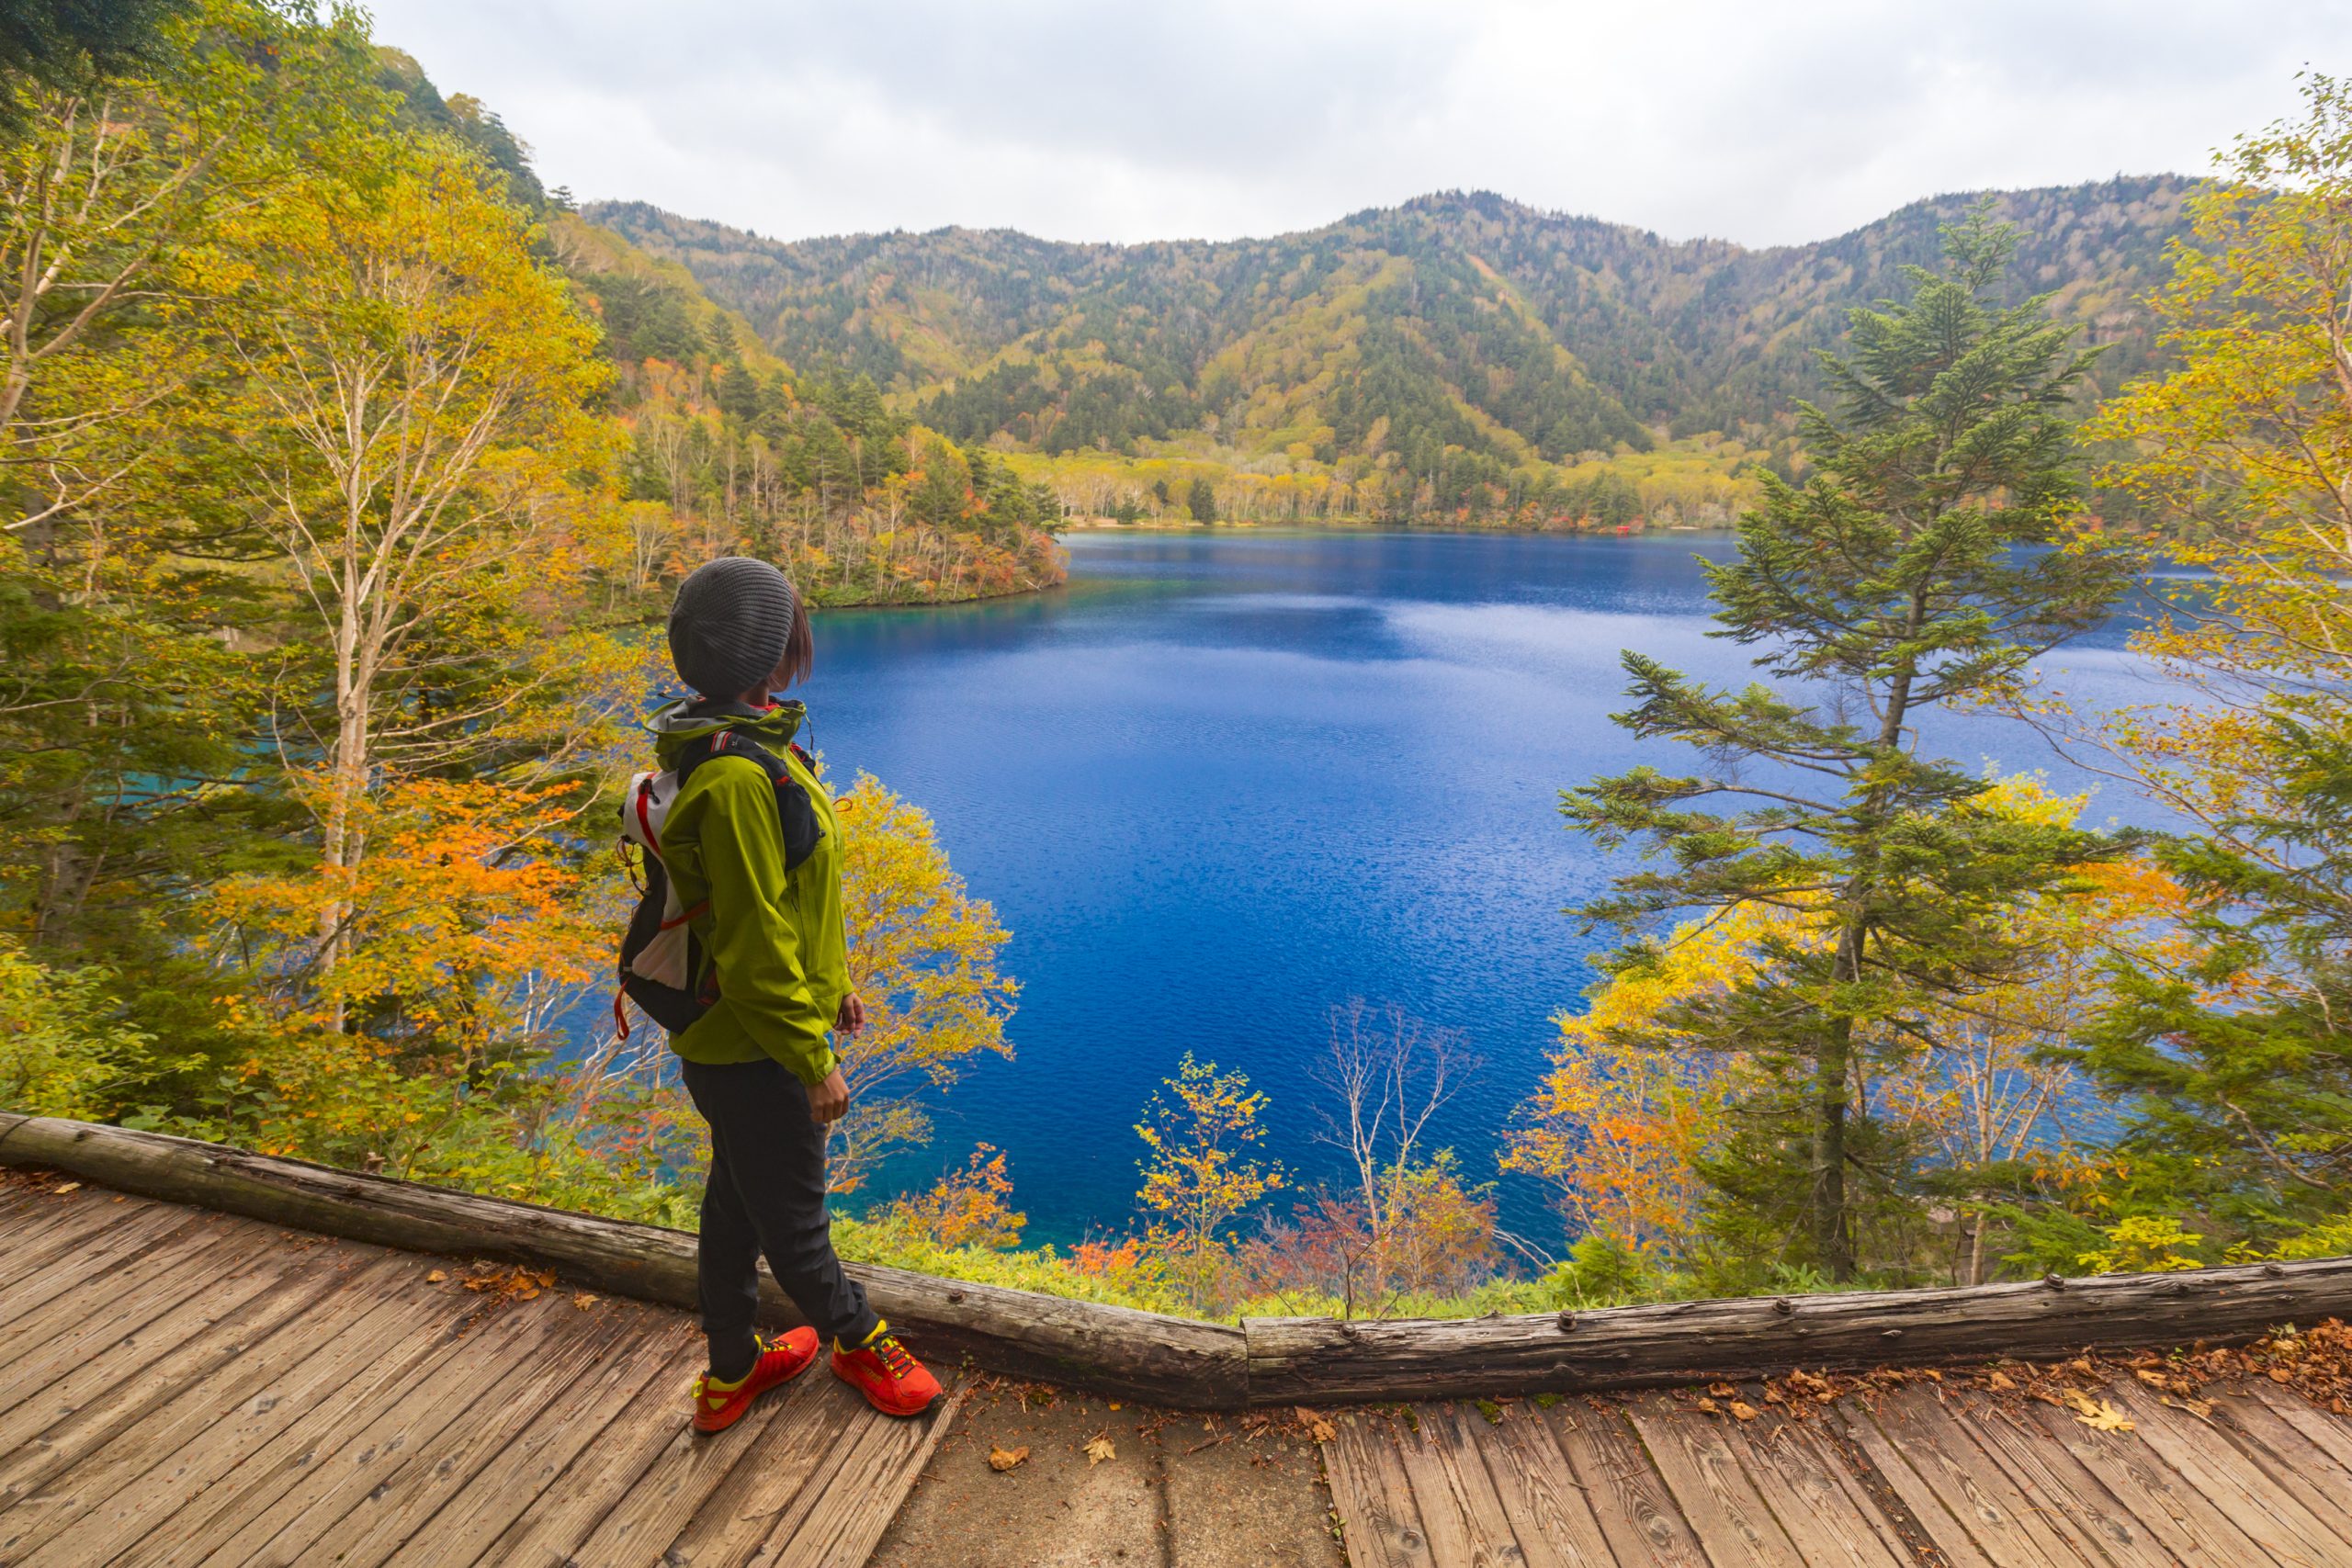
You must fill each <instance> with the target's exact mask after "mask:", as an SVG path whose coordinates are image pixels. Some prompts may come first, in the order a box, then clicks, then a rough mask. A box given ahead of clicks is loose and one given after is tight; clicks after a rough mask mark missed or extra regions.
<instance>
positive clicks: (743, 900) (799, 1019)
mask: <svg viewBox="0 0 2352 1568" xmlns="http://www.w3.org/2000/svg"><path fill="white" fill-rule="evenodd" d="M807 716H808V710H807V709H806V708H805V707H803V706H802V705H800V704H798V703H782V704H779V705H776V706H775V707H773V708H769V709H767V710H765V711H764V712H763V711H761V710H758V709H755V708H751V707H747V706H745V705H742V704H741V703H728V704H706V705H700V707H699V711H697V710H696V709H695V708H690V707H689V706H688V705H686V704H684V703H677V704H673V705H671V706H669V707H666V708H663V709H662V711H661V712H659V713H657V714H655V715H654V716H653V717H652V718H651V719H650V721H648V728H650V729H651V730H652V731H653V734H654V750H655V753H656V755H657V756H658V757H659V758H660V759H661V762H662V766H663V767H664V768H674V767H676V766H677V764H678V755H679V753H680V752H681V751H683V750H684V749H685V746H686V743H687V742H688V741H690V740H693V739H695V738H697V737H699V736H704V735H708V734H710V733H712V732H714V731H716V730H719V729H732V730H736V731H738V732H740V733H741V735H742V736H743V738H744V739H747V740H754V741H757V742H758V743H759V744H760V745H761V746H763V747H764V748H765V749H766V750H769V751H770V752H772V753H774V754H775V756H776V757H777V758H778V759H780V760H781V761H783V763H784V766H785V769H786V772H787V773H790V774H791V775H792V777H793V779H794V781H795V782H797V784H799V785H800V787H801V788H802V789H805V790H807V791H808V792H809V805H810V807H812V808H813V809H814V810H815V811H816V814H817V822H818V826H819V828H820V829H821V836H820V838H819V839H818V840H817V847H816V849H815V850H813V851H811V852H810V853H809V858H808V859H807V860H804V861H802V862H801V863H800V864H799V865H797V867H795V868H794V869H793V870H792V871H791V872H789V873H786V870H785V869H784V832H783V829H782V828H781V827H780V826H779V825H778V823H777V820H776V808H775V789H774V787H773V786H772V785H771V784H769V782H768V775H767V773H765V772H764V771H763V770H762V769H761V767H760V765H759V764H758V763H757V762H754V761H752V760H751V759H749V758H747V757H732V758H730V757H729V756H728V755H727V754H726V753H724V752H721V753H719V754H718V756H715V757H713V758H711V759H710V760H709V761H707V762H705V763H703V764H702V765H701V766H699V767H697V768H695V771H694V774H693V776H692V777H690V778H689V779H687V781H686V785H685V787H684V789H682V790H680V791H679V792H678V797H677V799H676V800H674V801H673V802H672V803H671V806H670V815H669V818H668V819H667V820H666V821H664V822H663V823H662V865H663V866H664V867H665V868H666V869H667V870H668V872H669V874H670V877H671V880H672V881H673V883H674V884H675V885H676V886H677V889H678V898H679V901H680V903H682V904H683V905H684V907H685V908H688V909H695V908H697V906H702V905H704V904H705V901H706V900H707V908H702V910H701V912H700V913H698V914H695V915H694V916H692V917H690V919H689V920H688V924H689V925H690V926H691V927H692V928H693V931H694V933H695V937H696V938H697V939H698V940H699V941H700V942H701V944H702V951H703V954H704V960H703V961H704V964H706V966H707V967H706V969H705V971H704V975H707V973H708V972H709V967H716V969H717V970H718V1003H717V1005H715V1006H714V1007H712V1008H711V1010H709V1011H708V1012H707V1013H705V1014H704V1015H703V1016H702V1018H701V1019H700V1020H699V1021H696V1022H695V1025H694V1026H693V1027H692V1028H690V1029H688V1030H686V1031H684V1032H683V1033H679V1034H673V1035H672V1036H671V1037H670V1048H671V1049H672V1050H673V1051H675V1052H677V1054H678V1055H681V1056H683V1057H684V1058H685V1059H686V1060H687V1061H689V1062H707V1063H711V1064H714V1065H715V1064H719V1063H726V1062H756V1061H758V1060H759V1059H760V1058H761V1057H763V1056H768V1057H772V1058H774V1059H775V1060H776V1061H778V1062H780V1063H782V1064H783V1065H784V1066H786V1067H787V1068H789V1069H790V1070H791V1072H792V1074H793V1076H794V1077H797V1078H799V1079H800V1081H801V1082H803V1083H805V1084H809V1085H811V1086H814V1085H816V1084H820V1083H822V1082H824V1081H825V1077H826V1075H827V1074H829V1073H831V1071H832V1070H833V1067H834V1065H835V1063H834V1058H833V1053H832V1048H831V1044H830V1043H829V1040H828V1036H829V1035H830V1032H831V1028H832V1022H833V1019H834V1016H835V1015H836V1014H837V1013H838V1012H839V1010H840V1009H841V1003H842V998H843V997H844V996H846V995H848V994H849V989H850V984H849V942H848V937H847V935H846V933H845V931H844V930H843V928H842V850H841V830H840V828H839V825H838V823H837V820H836V818H835V817H834V815H833V802H832V797H831V795H827V794H826V793H825V787H824V785H823V784H820V783H819V782H818V781H817V775H816V774H815V773H813V772H812V771H811V770H810V769H809V768H808V767H807V766H806V765H804V764H803V763H802V762H801V761H800V759H799V758H798V757H797V756H795V755H794V754H793V752H792V749H791V741H792V737H793V736H794V734H795V733H796V732H797V731H798V729H799V728H800V725H801V722H802V720H804V719H805V718H806V717H807ZM704 975H697V976H695V982H696V984H699V983H700V982H701V981H702V979H703V978H704Z"/></svg>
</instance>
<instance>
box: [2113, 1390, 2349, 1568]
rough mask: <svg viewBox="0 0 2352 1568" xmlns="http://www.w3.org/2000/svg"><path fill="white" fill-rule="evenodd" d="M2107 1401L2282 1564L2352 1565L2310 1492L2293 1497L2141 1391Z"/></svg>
mask: <svg viewBox="0 0 2352 1568" xmlns="http://www.w3.org/2000/svg"><path fill="white" fill-rule="evenodd" d="M2108 1394H2109V1397H2110V1398H2112V1399H2113V1400H2114V1401H2115V1402H2116V1404H2119V1405H2120V1406H2121V1407H2122V1408H2123V1410H2124V1412H2125V1413H2126V1414H2127V1415H2129V1416H2131V1421H2132V1423H2133V1426H2134V1427H2135V1428H2136V1429H2137V1431H2138V1433H2139V1435H2140V1436H2141V1437H2142V1438H2144V1439H2145V1440H2146V1441H2147V1444H2148V1447H2150V1448H2151V1449H2153V1450H2155V1453H2156V1457H2157V1458H2159V1459H2161V1460H2163V1461H2165V1463H2166V1464H2168V1465H2170V1466H2172V1468H2173V1469H2174V1471H2175V1472H2177V1473H2178V1474H2179V1475H2180V1477H2181V1478H2182V1479H2183V1480H2185V1481H2187V1482H2188V1484H2190V1485H2191V1486H2194V1487H2196V1488H2197V1490H2199V1492H2202V1493H2203V1494H2205V1495H2206V1496H2207V1497H2209V1498H2211V1500H2212V1502H2213V1504H2214V1506H2217V1507H2219V1508H2220V1509H2221V1510H2222V1512H2223V1513H2225V1514H2227V1515H2228V1516H2229V1517H2231V1518H2232V1519H2233V1520H2234V1521H2235V1522H2236V1524H2237V1526H2238V1528H2239V1529H2243V1530H2244V1531H2245V1533H2246V1534H2248V1535H2250V1536H2252V1537H2253V1538H2254V1540H2255V1543H2256V1545H2258V1546H2260V1547H2261V1548H2262V1549H2263V1550H2264V1551H2267V1552H2269V1553H2270V1554H2271V1555H2272V1556H2273V1557H2276V1558H2278V1559H2279V1560H2281V1561H2283V1562H2328V1563H2334V1562H2352V1541H2347V1540H2343V1539H2339V1538H2338V1536H2337V1535H2336V1534H2335V1531H2334V1530H2332V1529H2329V1528H2328V1527H2327V1526H2326V1525H2324V1524H2323V1523H2322V1522H2321V1521H2320V1519H2319V1518H2318V1517H2317V1516H2315V1515H2314V1514H2313V1513H2312V1510H2311V1509H2310V1508H2309V1507H2306V1506H2304V1504H2305V1503H2306V1502H2307V1501H2311V1500H2312V1494H2311V1491H2310V1489H2308V1488H2304V1487H2297V1488H2295V1489H2294V1490H2292V1491H2290V1490H2289V1489H2288V1488H2287V1487H2285V1486H2281V1485H2280V1484H2279V1483H2278V1482H2276V1481H2274V1480H2272V1479H2271V1478H2270V1477H2269V1476H2268V1475H2266V1474H2265V1473H2263V1471H2262V1469H2261V1467H2260V1466H2259V1465H2257V1464H2256V1463H2254V1462H2253V1461H2251V1460H2249V1459H2248V1458H2247V1457H2246V1456H2245V1454H2244V1453H2242V1452H2241V1451H2240V1450H2238V1448H2237V1446H2236V1445H2235V1444H2233V1443H2232V1442H2231V1441H2230V1439H2229V1437H2228V1435H2227V1434H2226V1433H2223V1432H2222V1431H2221V1430H2220V1429H2219V1428H2217V1427H2211V1426H2209V1425H2206V1424H2204V1423H2202V1422H2199V1421H2197V1420H2195V1419H2194V1418H2192V1417H2189V1416H2185V1415H2179V1414H2177V1413H2176V1412H2174V1411H2171V1410H2168V1409H2166V1408H2165V1406H2164V1405H2162V1404H2158V1403H2157V1402H2156V1401H2155V1400H2154V1398H2153V1397H2143V1395H2142V1393H2140V1391H2139V1390H2138V1389H2137V1388H2128V1387H2125V1386H2123V1385H2122V1384H2120V1383H2119V1384H2116V1385H2114V1386H2113V1387H2111V1388H2109V1390H2108Z"/></svg>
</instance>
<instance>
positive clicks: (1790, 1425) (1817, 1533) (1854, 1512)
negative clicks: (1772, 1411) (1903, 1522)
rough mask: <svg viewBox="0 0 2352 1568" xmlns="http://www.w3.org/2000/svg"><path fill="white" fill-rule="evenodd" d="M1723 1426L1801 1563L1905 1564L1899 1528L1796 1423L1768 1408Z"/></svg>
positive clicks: (1856, 1567)
mask: <svg viewBox="0 0 2352 1568" xmlns="http://www.w3.org/2000/svg"><path fill="white" fill-rule="evenodd" d="M1723 1433H1724V1440H1725V1441H1726V1442H1728V1443H1729V1444H1730V1445H1731V1448H1732V1451H1733V1453H1735V1454H1736V1455H1737V1456H1738V1458H1739V1461H1740V1463H1741V1465H1742V1466H1743V1467H1745V1468H1746V1470H1747V1478H1748V1480H1749V1481H1750V1482H1751V1483H1754V1485H1755V1487H1756V1491H1757V1495H1758V1496H1760V1497H1762V1498H1763V1499H1764V1503H1765V1506H1767V1507H1769V1508H1770V1509H1771V1510H1772V1513H1773V1516H1774V1517H1776V1518H1778V1519H1779V1520H1780V1522H1781V1529H1782V1530H1784V1531H1786V1532H1787V1534H1788V1538H1789V1541H1790V1543H1791V1544H1792V1545H1793V1546H1794V1547H1795V1548H1796V1549H1797V1554H1798V1555H1799V1556H1800V1557H1802V1558H1803V1559H1804V1561H1805V1562H1807V1563H1808V1564H1817V1563H1829V1564H1835V1563H1844V1564H1847V1565H1848V1568H1910V1563H1911V1554H1910V1552H1909V1551H1908V1550H1907V1549H1906V1548H1905V1546H1904V1544H1903V1537H1902V1535H1901V1534H1900V1533H1899V1532H1898V1531H1897V1530H1896V1529H1894V1525H1893V1523H1892V1522H1890V1521H1889V1520H1888V1519H1887V1517H1886V1516H1885V1514H1884V1513H1883V1511H1881V1509H1880V1508H1879V1507H1878V1506H1877V1504H1876V1503H1875V1502H1874V1501H1873V1500H1872V1499H1871V1496H1870V1495H1869V1493H1867V1492H1866V1491H1864V1490H1863V1489H1862V1488H1861V1487H1860V1485H1859V1484H1858V1483H1855V1482H1854V1479H1853V1477H1852V1476H1851V1475H1849V1474H1847V1473H1846V1466H1845V1463H1844V1461H1842V1460H1841V1459H1839V1458H1838V1456H1836V1455H1834V1454H1830V1453H1827V1452H1826V1451H1825V1450H1822V1449H1821V1448H1819V1447H1818V1446H1816V1445H1815V1444H1813V1443H1810V1442H1808V1441H1806V1439H1807V1438H1809V1437H1810V1436H1811V1435H1812V1434H1810V1433H1808V1432H1806V1431H1805V1430H1804V1427H1802V1425H1801V1424H1799V1423H1797V1422H1793V1421H1791V1420H1789V1419H1788V1418H1787V1417H1785V1416H1778V1415H1772V1416H1763V1417H1760V1418H1759V1419H1758V1420H1756V1421H1752V1422H1747V1421H1735V1422H1733V1423H1732V1424H1731V1425H1730V1426H1728V1427H1724V1429H1723Z"/></svg>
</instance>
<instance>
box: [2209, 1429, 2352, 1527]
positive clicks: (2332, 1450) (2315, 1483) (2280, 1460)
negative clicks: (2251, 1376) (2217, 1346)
mask: <svg viewBox="0 0 2352 1568" xmlns="http://www.w3.org/2000/svg"><path fill="white" fill-rule="evenodd" d="M2290 1397H2292V1396H2291V1395H2290ZM2304 1408H2305V1409H2309V1408H2310V1405H2309V1403H2308V1402H2305V1404H2304ZM2213 1413H2214V1415H2215V1416H2217V1417H2218V1418H2219V1419H2220V1420H2221V1422H2222V1423H2223V1424H2224V1425H2226V1426H2229V1427H2233V1428H2234V1429H2235V1430H2236V1431H2238V1432H2240V1433H2242V1434H2244V1436H2245V1439H2247V1441H2246V1442H2241V1443H2240V1445H2239V1446H2240V1447H2241V1448H2245V1447H2247V1446H2248V1444H2249V1443H2252V1444H2259V1445H2260V1446H2261V1448H2262V1449H2264V1450H2268V1452H2269V1453H2270V1454H2272V1455H2274V1456H2276V1459H2277V1463H2276V1464H2275V1465H2273V1464H2265V1465H2264V1468H2265V1469H2266V1470H2267V1471H2269V1472H2270V1474H2271V1475H2272V1476H2273V1477H2274V1478H2275V1479H2277V1480H2278V1481H2279V1482H2280V1483H2284V1484H2287V1485H2290V1486H2301V1487H2307V1488H2310V1489H2311V1490H2312V1492H2313V1493H2315V1494H2316V1495H2317V1497H2318V1500H2319V1501H2321V1502H2327V1501H2328V1500H2329V1499H2331V1498H2335V1497H2339V1496H2344V1495H2352V1467H2347V1465H2346V1462H2345V1460H2344V1457H2343V1455H2342V1452H2341V1450H2343V1449H2345V1448H2346V1446H2347V1445H2346V1444H2345V1443H2344V1441H2343V1440H2342V1439H2343V1436H2344V1435H2343V1434H2342V1433H2341V1432H2326V1433H2325V1434H2324V1436H2325V1437H2326V1438H2328V1439H2330V1440H2327V1441H2321V1440H2318V1439H2315V1438H2312V1436H2311V1435H2310V1434H2308V1433H2306V1432H2305V1431H2304V1430H2303V1428H2302V1427H2301V1426H2299V1425H2297V1424H2296V1423H2294V1422H2292V1421H2290V1420H2288V1419H2287V1418H2286V1417H2285V1416H2281V1415H2280V1414H2279V1413H2278V1411H2276V1410H2273V1409H2272V1408H2270V1406H2268V1405H2267V1404H2264V1403H2262V1402H2261V1401H2260V1400H2258V1399H2253V1398H2249V1397H2247V1396H2246V1395H2245V1394H2237V1395H2229V1394H2224V1395H2222V1397H2221V1398H2219V1399H2216V1400H2214V1401H2213ZM2255 1457H2256V1458H2259V1457H2260V1456H2259V1455H2256V1456H2255ZM2320 1518H2321V1520H2322V1522H2323V1523H2324V1524H2326V1525H2327V1526H2328V1528H2329V1529H2333V1530H2335V1532H2336V1533H2337V1534H2338V1535H2342V1534H2343V1533H2344V1532H2345V1529H2346V1525H2347V1523H2352V1521H2348V1520H2346V1518H2345V1517H2342V1516H2341V1510H2340V1509H2339V1510H2338V1511H2337V1512H2336V1513H2335V1514H2329V1513H2325V1512H2322V1513H2321V1514H2320Z"/></svg>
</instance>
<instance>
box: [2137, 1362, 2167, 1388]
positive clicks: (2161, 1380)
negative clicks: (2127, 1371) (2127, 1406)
mask: <svg viewBox="0 0 2352 1568" xmlns="http://www.w3.org/2000/svg"><path fill="white" fill-rule="evenodd" d="M2131 1375H2132V1376H2133V1377H2135V1378H2138V1379H2139V1380H2140V1381H2141V1382H2143V1383H2146V1384H2147V1385H2148V1386H2149V1387H2150V1388H2168V1387H2170V1386H2171V1384H2170V1382H2168V1381H2167V1380H2166V1378H2165V1375H2164V1373H2162V1372H2159V1371H2151V1370H2150V1369H2149V1368H2146V1367H2142V1368H2140V1369H2139V1370H2138V1371H2135V1372H2133V1373H2132V1374H2131Z"/></svg>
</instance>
